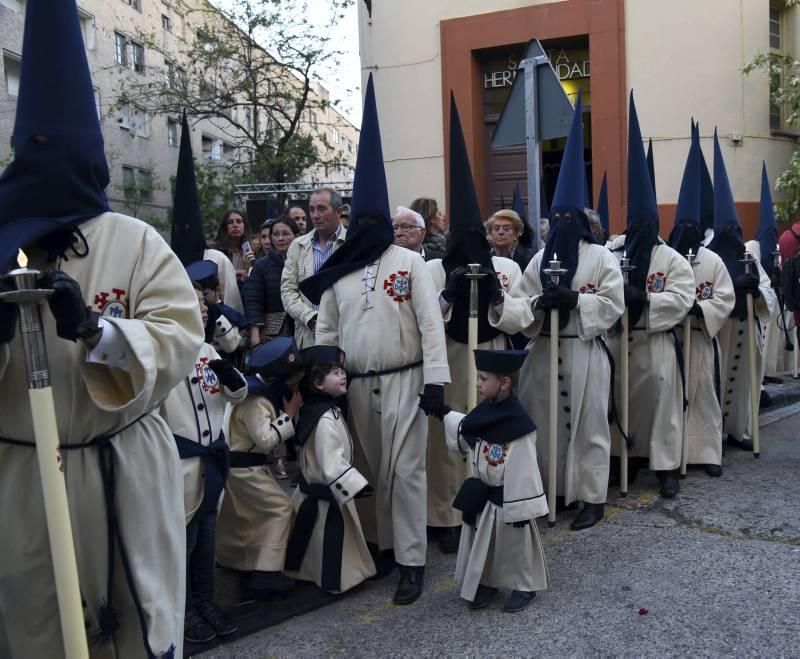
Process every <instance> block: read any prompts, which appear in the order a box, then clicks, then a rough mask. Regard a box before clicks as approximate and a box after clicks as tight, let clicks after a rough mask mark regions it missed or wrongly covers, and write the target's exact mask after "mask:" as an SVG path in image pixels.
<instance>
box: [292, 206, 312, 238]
mask: <svg viewBox="0 0 800 659" xmlns="http://www.w3.org/2000/svg"><path fill="white" fill-rule="evenodd" d="M289 217H291V218H292V219H293V220H294V222H295V224H296V225H297V228H298V229H300V235H301V236H303V235H305V234H306V232H307V231H308V219H307V217H306V212H305V210H303V207H302V206H298V205H297V204H293V205H291V206H289Z"/></svg>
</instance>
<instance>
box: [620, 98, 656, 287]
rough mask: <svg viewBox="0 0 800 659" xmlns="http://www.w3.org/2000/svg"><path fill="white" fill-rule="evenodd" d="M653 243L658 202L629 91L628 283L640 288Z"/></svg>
mask: <svg viewBox="0 0 800 659" xmlns="http://www.w3.org/2000/svg"><path fill="white" fill-rule="evenodd" d="M657 244H658V205H657V204H656V195H655V192H654V191H653V182H652V180H651V179H650V170H649V169H648V167H647V156H646V155H645V152H644V144H643V142H642V131H641V129H640V128H639V117H638V115H637V113H636V104H635V102H634V100H633V91H631V95H630V104H629V106H628V226H627V229H626V230H625V252H627V255H628V258H629V259H630V260H631V265H632V266H634V270H633V271H631V274H630V283H631V285H633V286H637V287H638V288H641V289H642V290H644V288H645V283H646V281H647V273H648V272H649V270H650V257H651V256H652V253H653V247H655V246H656V245H657Z"/></svg>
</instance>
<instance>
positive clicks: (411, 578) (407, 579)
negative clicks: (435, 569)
mask: <svg viewBox="0 0 800 659" xmlns="http://www.w3.org/2000/svg"><path fill="white" fill-rule="evenodd" d="M398 567H399V568H400V583H399V584H398V585H397V590H396V591H395V593H394V599H393V600H392V601H393V602H394V603H395V604H401V605H403V604H411V603H412V602H416V601H417V600H418V599H419V596H420V595H422V584H423V581H424V576H425V566H424V565H399V564H398Z"/></svg>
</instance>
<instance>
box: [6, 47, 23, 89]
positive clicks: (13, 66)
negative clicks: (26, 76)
mask: <svg viewBox="0 0 800 659" xmlns="http://www.w3.org/2000/svg"><path fill="white" fill-rule="evenodd" d="M21 62H22V60H21V59H20V57H19V55H15V54H14V53H11V52H9V51H7V50H4V51H3V70H4V71H5V74H6V91H7V92H8V95H9V96H19V75H20V66H21Z"/></svg>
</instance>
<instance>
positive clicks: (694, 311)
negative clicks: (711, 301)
mask: <svg viewBox="0 0 800 659" xmlns="http://www.w3.org/2000/svg"><path fill="white" fill-rule="evenodd" d="M689 315H690V316H694V317H695V318H697V319H698V320H703V307H701V306H700V305H699V304H698V303H697V302H695V303H694V305H692V308H691V309H689Z"/></svg>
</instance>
